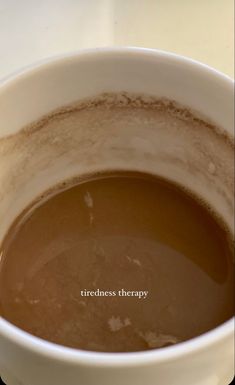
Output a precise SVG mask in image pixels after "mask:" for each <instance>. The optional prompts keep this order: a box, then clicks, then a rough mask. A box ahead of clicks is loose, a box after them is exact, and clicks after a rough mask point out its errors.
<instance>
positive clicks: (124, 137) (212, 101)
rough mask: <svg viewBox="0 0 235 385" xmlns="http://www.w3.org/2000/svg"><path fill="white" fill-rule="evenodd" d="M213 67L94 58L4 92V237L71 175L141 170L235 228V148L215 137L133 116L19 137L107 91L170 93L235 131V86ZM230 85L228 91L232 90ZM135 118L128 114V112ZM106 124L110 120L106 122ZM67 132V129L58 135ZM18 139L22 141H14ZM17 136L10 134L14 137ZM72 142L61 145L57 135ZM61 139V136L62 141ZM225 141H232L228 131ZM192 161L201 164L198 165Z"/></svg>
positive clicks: (0, 149)
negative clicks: (180, 188) (176, 186)
mask: <svg viewBox="0 0 235 385" xmlns="http://www.w3.org/2000/svg"><path fill="white" fill-rule="evenodd" d="M222 83H223V82H222V81H221V82H220V79H217V81H216V79H214V77H213V76H212V75H210V74H208V76H207V70H205V71H199V70H198V69H197V68H196V67H194V66H190V65H185V64H184V63H180V62H179V61H177V60H172V61H170V60H168V59H167V58H166V57H165V56H164V55H163V56H162V57H161V55H160V56H159V57H154V56H151V55H146V56H145V55H143V56H138V55H136V54H134V52H133V53H132V54H130V55H129V56H128V55H127V54H122V55H121V54H118V52H116V53H115V54H114V55H113V56H112V55H110V54H108V53H107V54H106V55H103V56H102V55H100V54H97V56H95V55H94V56H92V55H89V54H87V55H85V56H84V57H83V58H80V57H79V56H78V57H75V58H67V59H63V60H62V61H59V62H55V63H49V64H48V65H45V66H44V67H42V68H39V69H35V70H33V71H31V72H30V73H29V74H27V73H25V74H23V75H21V76H20V77H19V78H18V79H17V80H15V81H13V82H10V83H9V84H8V85H7V84H6V85H5V86H3V88H2V91H1V92H0V121H1V127H0V133H1V134H0V135H1V136H0V138H1V139H0V217H1V223H0V240H1V239H2V237H3V236H4V234H5V233H6V231H7V229H8V228H9V226H10V224H11V223H12V221H13V219H14V218H15V217H16V215H17V214H18V213H20V211H21V210H22V209H23V208H24V207H25V206H27V205H28V203H30V202H31V201H32V200H33V199H34V198H36V197H37V196H39V195H40V194H42V193H43V192H44V191H45V190H47V189H49V188H50V187H52V186H53V185H54V184H56V183H59V182H61V181H62V180H64V179H69V178H71V177H73V176H75V175H82V174H87V173H93V172H96V171H102V170H112V169H122V170H126V169H128V170H139V171H145V172H151V173H152V174H157V175H160V176H162V177H165V178H167V179H170V180H172V181H175V182H177V183H180V184H182V185H184V186H185V187H187V188H188V189H190V190H191V191H193V192H194V193H196V194H197V195H199V196H200V197H202V198H203V199H204V200H205V201H208V202H210V205H211V206H212V207H214V208H215V210H216V212H217V213H218V214H219V215H220V216H221V217H222V218H223V219H224V220H225V222H226V223H227V224H228V226H230V227H231V228H232V227H233V210H232V206H233V184H232V181H233V150H232V147H231V146H230V145H229V144H228V143H227V142H226V141H225V140H219V139H218V137H219V136H218V135H217V136H216V138H217V139H218V140H217V139H216V140H215V141H214V142H213V143H211V140H210V136H208V132H204V133H203V132H200V142H201V143H204V146H203V147H201V146H197V143H198V132H197V130H195V135H191V136H190V135H189V136H187V135H186V136H185V135H184V134H183V132H182V133H178V134H177V135H175V133H174V135H173V134H172V133H171V130H159V129H156V127H153V125H151V124H150V123H149V124H145V122H144V121H143V122H142V123H143V124H142V125H141V124H138V125H135V122H134V119H131V117H130V116H129V117H128V116H126V118H125V119H124V118H123V119H122V117H121V115H120V119H119V120H118V122H119V123H118V132H117V128H116V127H111V126H109V125H107V124H103V125H102V124H99V125H96V126H95V129H94V124H93V123H92V120H91V124H90V125H89V124H88V125H86V126H85V127H84V126H83V124H82V122H81V124H80V125H77V126H76V128H75V129H74V130H70V131H66V132H64V131H63V130H60V129H59V128H56V127H54V128H53V129H54V131H53V138H52V139H51V137H50V135H49V136H48V138H49V137H50V140H49V139H47V137H46V134H45V137H44V140H42V141H41V142H40V139H38V142H37V146H36V147H35V146H33V145H32V146H31V144H32V143H31V142H27V140H26V141H25V140H23V141H22V142H20V141H18V144H17V145H16V143H15V142H14V140H12V138H13V137H14V134H16V133H17V132H18V131H19V129H21V128H22V127H24V126H25V125H27V124H29V123H32V122H33V121H35V120H37V119H38V118H40V117H41V116H43V115H45V114H47V113H49V112H51V111H52V110H54V109H56V108H58V107H61V106H64V105H68V104H69V103H74V102H75V101H79V100H81V99H83V98H85V97H91V96H95V95H98V94H100V93H102V92H122V91H126V92H130V93H133V92H135V93H136V92H137V93H138V94H147V95H154V96H155V97H167V98H169V99H173V100H176V101H177V102H179V103H181V104H183V105H185V106H186V107H189V108H192V109H193V110H195V111H200V113H201V114H202V115H205V116H206V117H207V118H208V119H209V120H211V119H212V120H213V121H214V122H215V123H216V124H218V125H219V126H221V127H223V129H224V130H225V132H227V133H229V135H231V133H232V122H233V106H232V88H231V87H230V86H229V85H228V84H227V83H226V82H224V84H222ZM226 84H227V85H226ZM124 115H125V114H124ZM101 119H102V118H101ZM56 130H57V131H56ZM9 135H13V136H12V137H11V138H10V137H9ZM7 137H8V138H7ZM56 138H57V140H59V142H60V143H62V144H63V145H58V143H57V145H56V140H54V139H56ZM58 138H59V139H58ZM221 138H222V135H221ZM192 165H197V167H196V168H195V167H194V168H192Z"/></svg>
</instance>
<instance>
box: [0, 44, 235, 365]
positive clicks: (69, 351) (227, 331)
mask: <svg viewBox="0 0 235 385" xmlns="http://www.w3.org/2000/svg"><path fill="white" fill-rule="evenodd" d="M117 54H118V55H119V57H121V56H122V57H125V56H126V57H130V55H133V56H137V57H142V58H144V57H146V58H147V57H148V58H153V59H154V58H155V59H156V58H158V59H161V60H163V61H164V60H169V61H171V62H175V63H177V64H179V63H180V65H182V66H186V67H188V68H189V67H191V68H192V69H193V70H194V71H202V72H204V73H205V74H206V75H207V76H209V77H213V78H214V79H217V81H219V82H222V83H223V85H224V86H227V87H228V88H230V89H231V90H232V91H233V89H234V80H233V79H232V78H231V77H229V76H227V75H225V74H223V73H222V72H220V71H218V70H216V69H214V68H212V67H210V66H208V65H207V64H203V63H201V62H199V61H197V60H194V59H191V58H188V57H185V56H182V55H178V54H175V53H171V52H167V51H163V50H158V49H150V48H141V47H104V48H103V47H101V48H91V49H83V50H78V51H72V52H69V53H65V54H59V55H53V56H51V57H49V58H46V59H43V60H40V61H37V62H36V63H33V64H30V65H29V66H26V67H24V68H22V69H20V70H18V71H15V72H14V73H12V74H10V75H9V76H7V77H5V78H3V79H2V80H0V96H1V91H4V90H5V89H6V88H8V87H9V86H11V85H12V84H14V83H15V82H17V81H18V80H20V79H22V78H24V77H27V76H29V75H35V74H37V73H40V72H41V71H44V70H46V69H47V68H48V67H51V66H52V67H53V66H56V65H57V64H63V62H67V61H70V60H71V61H73V60H75V59H76V60H79V59H80V60H82V59H83V58H86V59H87V58H88V59H91V60H92V59H93V60H96V59H97V58H98V57H99V56H102V57H103V58H105V57H106V58H107V57H112V56H115V55H117ZM233 134H234V132H233ZM234 322H235V318H234V317H232V318H231V319H229V320H227V321H226V322H224V323H223V324H221V325H219V326H217V327H216V328H214V329H212V330H209V331H208V332H206V333H203V334H202V335H199V336H197V337H194V338H192V339H189V340H187V341H184V342H181V343H178V344H176V345H173V346H169V347H166V348H160V349H151V350H148V351H138V352H127V353H126V352H124V353H111V352H107V353H106V352H93V351H85V350H80V349H74V348H69V347H65V346H62V345H57V344H55V343H52V342H49V341H46V340H43V339H41V338H39V337H36V336H33V335H31V334H29V333H27V332H25V331H24V330H21V329H20V328H18V327H17V326H15V325H13V324H11V323H10V322H8V321H7V320H5V319H4V318H2V317H1V316H0V334H1V335H2V336H3V337H5V338H6V339H8V340H11V342H12V343H14V344H16V345H18V346H20V347H21V348H23V349H27V350H30V351H32V352H34V353H36V354H39V355H43V356H45V357H47V358H51V359H56V360H61V361H63V362H69V363H74V364H78V363H79V364H82V365H88V366H89V365H90V366H91V365H92V366H94V365H96V366H137V365H139V364H142V365H144V364H149V363H151V362H165V361H169V360H175V359H178V358H180V357H183V356H185V355H187V356H188V355H189V354H194V353H195V352H196V351H202V350H204V349H205V348H207V347H208V346H210V345H213V344H216V343H217V342H219V341H221V340H223V339H229V338H230V337H232V336H233V333H234Z"/></svg>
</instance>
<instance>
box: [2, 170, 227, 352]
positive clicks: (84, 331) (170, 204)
mask: <svg viewBox="0 0 235 385" xmlns="http://www.w3.org/2000/svg"><path fill="white" fill-rule="evenodd" d="M0 255H1V264H0V314H1V316H3V317H4V318H6V319H7V320H9V321H10V322H11V323H13V324H15V325H17V326H18V327H20V328H22V329H24V330H26V331H27V332H29V333H32V334H33V335H36V336H38V337H41V338H43V339H46V340H49V341H52V342H55V343H58V344H62V345H66V346H69V347H73V348H80V349H85V350H94V351H108V352H128V351H140V350H147V349H152V348H161V347H165V346H169V345H172V344H176V343H178V342H181V341H184V340H187V339H190V338H192V337H195V336H197V335H200V334H202V333H204V332H206V331H208V330H210V329H212V328H214V327H216V326H218V325H219V324H221V323H223V322H224V321H226V320H228V319H229V318H230V317H231V316H232V315H233V311H234V308H233V288H234V281H233V262H232V251H231V248H230V244H229V241H228V235H227V232H226V229H225V228H224V227H223V224H222V223H220V222H219V221H217V219H216V218H215V217H214V216H213V215H212V214H211V213H210V212H209V210H207V209H206V207H205V206H203V205H202V204H201V203H200V201H198V200H196V199H195V198H194V197H193V196H190V195H189V194H188V193H186V192H185V191H183V190H181V188H179V187H177V186H175V185H173V184H171V183H170V182H169V181H164V180H161V179H159V178H157V177H154V176H151V175H147V174H142V173H136V172H135V173H134V172H124V173H123V172H113V173H107V174H105V173H104V174H100V175H94V176H89V177H87V178H84V179H81V181H80V182H79V183H76V185H71V186H70V187H67V188H66V189H65V190H56V189H55V190H54V191H53V194H50V195H49V196H47V197H46V198H45V199H44V200H43V201H41V202H40V201H39V202H37V204H35V205H34V204H32V205H31V206H30V207H29V208H28V209H27V210H25V212H24V213H23V214H22V215H21V216H19V217H18V218H17V219H16V221H15V222H14V224H13V225H12V227H11V228H10V230H9V232H8V235H7V236H6V238H5V240H4V241H3V244H2V246H1V249H0Z"/></svg>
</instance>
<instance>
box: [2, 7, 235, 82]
mask: <svg viewBox="0 0 235 385" xmlns="http://www.w3.org/2000/svg"><path fill="white" fill-rule="evenodd" d="M233 8H234V1H233V0H0V79H2V78H4V77H5V76H8V75H9V74H11V73H12V72H14V71H16V70H17V69H19V68H21V67H24V66H26V65H28V64H31V63H33V62H35V61H37V60H41V59H43V58H45V57H48V56H52V55H54V54H59V53H62V52H68V51H73V50H77V49H79V48H87V47H94V46H110V45H132V46H145V47H151V48H160V49H164V50H168V51H173V52H176V53H179V54H183V55H186V56H189V57H192V58H194V59H197V60H200V61H202V62H204V63H207V64H209V65H211V66H213V67H215V68H217V69H219V70H220V71H222V72H224V73H226V74H227V75H229V76H233V69H234V62H233V57H234V52H233V48H234V38H233V31H234V18H233V15H234V9H233Z"/></svg>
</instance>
